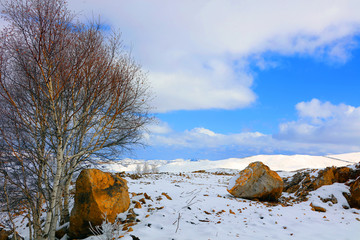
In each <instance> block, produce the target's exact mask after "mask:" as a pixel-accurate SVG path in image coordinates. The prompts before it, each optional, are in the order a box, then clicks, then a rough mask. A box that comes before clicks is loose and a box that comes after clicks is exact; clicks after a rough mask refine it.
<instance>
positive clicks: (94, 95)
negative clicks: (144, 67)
mask: <svg viewBox="0 0 360 240" xmlns="http://www.w3.org/2000/svg"><path fill="white" fill-rule="evenodd" d="M4 9H5V10H4V17H5V20H7V22H8V23H9V27H8V28H6V29H4V30H3V31H2V38H1V49H0V54H1V55H0V64H1V66H0V69H1V71H0V102H1V108H0V114H1V119H0V136H1V143H2V148H3V153H4V154H1V156H2V157H3V158H2V159H1V164H0V174H2V175H3V176H4V177H6V179H8V182H9V184H12V185H14V186H17V187H19V189H21V192H22V195H23V196H24V201H22V203H23V204H25V205H26V206H27V208H28V209H29V216H31V217H30V223H31V227H32V228H33V230H34V231H33V237H34V238H35V239H55V229H56V225H57V224H58V222H59V221H60V220H61V221H62V222H64V221H67V220H68V218H69V185H70V181H71V179H72V175H73V173H74V172H75V171H77V170H78V169H79V167H80V165H81V163H82V162H84V161H86V160H88V159H89V158H90V157H91V156H94V155H96V156H102V157H108V156H110V155H111V154H113V153H114V152H119V151H120V152H122V151H125V150H128V149H130V148H131V146H132V145H133V144H138V143H139V141H140V139H141V136H142V130H143V127H144V126H145V124H146V123H147V122H148V121H149V120H150V119H151V118H150V117H149V114H148V105H147V100H148V90H147V89H148V88H147V82H146V77H145V75H144V74H143V73H142V71H141V68H140V66H139V65H137V64H136V63H135V62H134V61H133V59H132V58H131V57H130V56H129V54H128V53H127V52H126V51H124V48H123V46H122V44H121V42H120V38H119V36H118V35H110V34H107V33H104V32H103V31H102V27H101V25H100V24H96V23H90V24H87V25H85V24H81V23H79V22H76V21H75V20H74V18H73V15H72V14H71V12H70V11H69V10H68V9H67V6H66V3H65V1H64V0H9V1H6V2H5V3H4ZM7 159H11V160H7ZM43 202H45V206H46V208H45V210H46V213H47V214H46V221H45V224H44V225H42V224H41V219H40V218H41V208H42V206H43ZM60 217H61V219H60Z"/></svg>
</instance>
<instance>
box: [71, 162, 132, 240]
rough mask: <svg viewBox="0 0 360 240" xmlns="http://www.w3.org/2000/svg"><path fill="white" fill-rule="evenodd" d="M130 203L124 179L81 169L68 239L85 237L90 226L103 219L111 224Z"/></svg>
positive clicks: (97, 171)
mask: <svg viewBox="0 0 360 240" xmlns="http://www.w3.org/2000/svg"><path fill="white" fill-rule="evenodd" d="M129 205H130V197H129V192H128V187H127V182H126V180H125V179H122V178H121V177H119V176H116V175H111V174H110V173H105V172H102V171H100V170H97V169H85V170H83V171H82V172H81V173H80V175H79V177H78V179H77V180H76V192H75V204H74V208H73V209H72V212H71V216H70V227H69V236H70V238H85V237H88V236H90V235H92V234H91V230H90V229H89V228H90V225H89V222H90V223H91V225H92V226H93V227H94V226H98V225H101V224H102V222H103V221H104V220H105V216H106V219H107V221H109V222H111V223H114V221H115V219H116V216H117V215H118V214H119V213H122V212H125V211H126V210H127V209H128V208H129Z"/></svg>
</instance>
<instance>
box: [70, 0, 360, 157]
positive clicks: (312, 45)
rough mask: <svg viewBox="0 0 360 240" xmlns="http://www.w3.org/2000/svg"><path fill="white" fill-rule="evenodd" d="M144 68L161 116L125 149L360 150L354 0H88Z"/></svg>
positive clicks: (223, 153)
mask: <svg viewBox="0 0 360 240" xmlns="http://www.w3.org/2000/svg"><path fill="white" fill-rule="evenodd" d="M69 5H70V8H71V9H74V10H75V11H77V12H79V11H80V12H81V17H82V18H84V19H86V17H85V16H90V15H95V16H97V15H100V16H101V18H102V20H103V21H104V23H105V24H106V25H109V26H111V27H112V28H113V29H115V30H117V29H119V30H120V31H121V32H122V34H123V35H122V37H123V40H124V44H125V45H126V46H128V47H129V48H130V49H131V51H132V55H133V56H134V58H135V59H136V60H137V61H138V62H139V63H140V64H142V66H143V69H144V70H145V71H147V72H148V79H149V83H150V85H151V88H152V92H153V94H154V96H155V98H154V100H153V102H151V103H150V104H151V105H152V106H153V109H154V110H153V112H154V114H155V116H156V117H157V119H158V122H157V124H154V125H151V126H149V132H147V133H146V134H144V141H145V143H146V144H147V145H148V147H147V148H145V149H134V151H133V152H132V153H131V154H129V155H126V156H123V157H132V158H143V159H175V158H196V159H224V158H230V157H244V156H249V155H255V154H316V155H322V154H332V153H345V152H354V151H360V101H359V100H360V99H359V96H360V94H359V90H360V81H359V80H360V79H359V78H360V68H359V66H360V45H359V44H360V38H359V36H360V15H359V12H360V2H359V1H357V0H342V1H328V0H315V1H314V0H312V1H310V0H299V1H284V0H253V1H248V0H237V1H235V0H221V1H220V0H219V1H215V0H198V1H190V0H182V1H165V0H151V1H148V0H142V1H141V0H120V1H119V0H103V1H101V3H100V1H97V0H82V1H76V0H71V1H69Z"/></svg>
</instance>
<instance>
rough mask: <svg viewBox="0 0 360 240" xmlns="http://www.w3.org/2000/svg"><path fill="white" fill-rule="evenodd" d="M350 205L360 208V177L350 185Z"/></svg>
mask: <svg viewBox="0 0 360 240" xmlns="http://www.w3.org/2000/svg"><path fill="white" fill-rule="evenodd" d="M348 202H349V205H350V207H352V208H358V209H360V177H358V178H357V180H356V181H355V182H353V183H351V186H350V196H349V198H348Z"/></svg>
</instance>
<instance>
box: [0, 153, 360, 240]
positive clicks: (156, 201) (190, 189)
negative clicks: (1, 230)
mask: <svg viewBox="0 0 360 240" xmlns="http://www.w3.org/2000/svg"><path fill="white" fill-rule="evenodd" d="M358 156H359V157H358ZM338 159H341V160H338ZM359 159H360V153H355V154H345V155H332V156H329V157H324V156H308V155H293V156H286V155H268V156H267V155H259V156H253V157H248V158H242V159H240V158H231V159H225V160H219V161H209V160H200V161H190V160H184V159H177V160H171V161H167V160H153V161H146V163H147V164H149V165H156V166H157V167H158V170H159V172H160V173H157V174H144V175H143V176H142V177H141V178H139V179H131V178H130V177H125V178H126V180H127V181H128V187H129V192H130V196H132V193H136V194H137V195H136V196H133V197H131V200H132V201H139V200H140V199H141V198H144V195H143V193H147V194H148V195H149V196H150V197H151V200H146V204H142V208H140V209H134V211H135V213H136V214H137V215H138V216H137V219H138V220H139V222H138V223H137V224H136V225H135V226H132V230H133V231H131V232H127V231H123V230H122V229H121V228H122V227H121V226H112V225H110V224H106V223H104V229H106V231H107V232H108V233H111V234H113V236H114V237H116V236H123V238H121V239H124V240H132V239H133V238H132V237H131V235H133V236H136V237H138V238H139V239H141V240H144V239H145V240H152V239H154V240H155V239H156V240H158V239H165V240H166V239H169V240H171V239H174V240H187V239H189V240H190V239H191V240H192V239H199V240H208V239H220V240H223V239H224V240H225V239H226V240H228V239H229V240H232V239H254V240H260V239H261V240H263V239H277V240H288V239H299V240H302V239H327V240H332V239H333V240H338V239H341V240H345V239H348V240H358V239H359V236H360V210H357V209H351V208H350V209H345V208H347V207H348V204H347V201H346V199H345V197H344V196H343V193H348V192H349V187H347V186H346V185H345V184H340V183H335V184H333V185H330V186H323V187H321V188H319V189H317V190H316V191H314V192H311V195H310V196H309V200H308V201H305V202H301V203H291V202H290V203H291V204H290V205H291V206H286V204H268V203H261V202H257V201H251V200H245V199H240V198H234V197H232V196H231V195H230V194H229V193H228V192H227V190H226V188H227V187H228V186H229V187H231V186H233V185H234V181H235V180H234V179H236V178H237V177H234V176H235V175H237V173H238V172H239V170H242V169H244V168H245V167H247V165H248V164H249V163H250V162H254V161H262V162H263V163H264V164H266V165H268V166H269V167H270V168H271V169H272V170H277V172H278V174H279V175H280V176H281V177H291V176H292V175H294V174H295V173H296V170H298V169H308V170H306V171H311V174H312V175H316V174H317V172H318V170H310V169H313V168H317V169H318V168H325V167H329V166H345V165H348V164H349V162H351V163H357V162H359ZM343 160H345V161H343ZM139 164H140V165H144V164H145V161H142V160H132V159H125V160H122V161H113V162H110V163H103V164H99V165H98V166H97V167H98V168H100V169H101V170H103V171H110V172H122V171H126V172H130V173H131V172H134V171H136V169H137V168H136V167H137V165H139ZM350 167H353V166H350ZM195 170H206V172H199V173H194V172H193V171H195ZM231 179H232V180H231ZM162 193H167V194H168V195H169V196H170V197H171V198H172V200H169V199H167V198H166V197H165V196H164V195H163V194H162ZM332 196H334V197H335V198H336V199H337V203H335V204H334V203H331V202H323V201H322V200H321V199H326V198H330V197H332ZM291 197H293V195H291V194H288V193H283V196H282V198H283V199H290V198H291ZM282 201H285V200H282ZM311 203H313V204H314V205H317V206H321V207H324V208H325V209H326V210H327V211H326V212H315V211H312V210H311V208H312V207H311V206H310V204H311ZM344 206H345V208H344ZM130 207H131V208H133V207H134V203H131V206H130ZM126 214H127V213H123V214H120V215H119V217H120V218H125V217H126ZM0 217H1V216H0ZM22 220H23V219H22V218H18V219H17V223H18V226H19V227H18V231H19V233H20V234H21V235H23V236H28V233H27V230H26V220H25V221H23V222H21V221H22ZM27 239H28V238H27ZM101 239H107V238H106V236H105V235H101V236H93V237H89V238H87V240H101ZM110 239H111V238H110Z"/></svg>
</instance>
